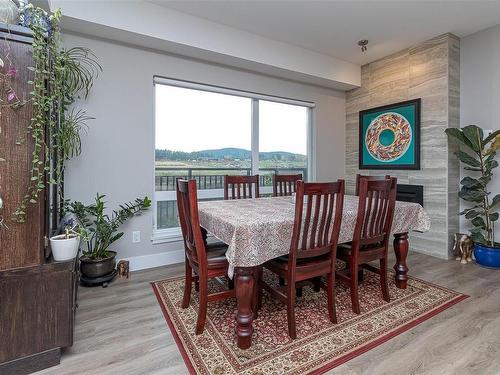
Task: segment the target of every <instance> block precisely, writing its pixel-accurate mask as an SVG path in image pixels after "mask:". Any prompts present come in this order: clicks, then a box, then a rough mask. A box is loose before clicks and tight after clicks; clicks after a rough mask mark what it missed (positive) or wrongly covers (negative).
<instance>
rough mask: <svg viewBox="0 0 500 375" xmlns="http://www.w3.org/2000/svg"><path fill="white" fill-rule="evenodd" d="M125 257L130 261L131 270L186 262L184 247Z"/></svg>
mask: <svg viewBox="0 0 500 375" xmlns="http://www.w3.org/2000/svg"><path fill="white" fill-rule="evenodd" d="M123 259H124V260H128V261H129V262H130V263H129V268H130V271H140V270H145V269H148V268H155V267H160V266H167V265H169V264H177V263H182V262H184V249H179V250H172V251H165V252H163V253H156V254H148V255H140V256H135V257H130V258H123Z"/></svg>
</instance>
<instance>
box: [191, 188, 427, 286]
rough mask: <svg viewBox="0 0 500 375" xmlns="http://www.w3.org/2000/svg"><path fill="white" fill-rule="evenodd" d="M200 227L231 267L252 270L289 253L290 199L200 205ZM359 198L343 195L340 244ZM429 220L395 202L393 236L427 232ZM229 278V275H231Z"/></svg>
mask: <svg viewBox="0 0 500 375" xmlns="http://www.w3.org/2000/svg"><path fill="white" fill-rule="evenodd" d="M198 210H199V215H200V224H201V226H202V227H203V228H205V229H206V230H207V231H208V232H209V233H212V234H213V235H214V236H215V237H217V238H218V239H220V240H221V241H223V242H225V243H226V244H228V245H229V247H228V250H227V253H226V257H227V260H228V261H229V265H230V273H231V274H232V271H233V269H234V267H252V266H258V265H260V264H263V263H265V262H266V261H268V260H270V259H273V258H276V257H279V256H281V255H286V254H288V251H289V248H290V241H291V239H292V228H293V221H294V214H295V204H294V201H293V198H292V197H272V198H258V199H235V200H226V201H223V200H220V201H208V202H199V203H198ZM357 210H358V197H355V196H350V195H346V196H345V198H344V213H343V216H342V226H341V230H340V236H339V243H343V242H349V241H351V240H352V235H353V232H354V225H355V221H356V215H357ZM430 225H431V221H430V218H429V215H428V214H427V213H426V212H425V211H424V209H423V207H422V206H421V205H419V204H416V203H407V202H396V208H395V211H394V221H393V225H392V230H391V232H392V233H404V232H410V231H418V232H426V231H428V230H429V229H430ZM230 276H231V275H230Z"/></svg>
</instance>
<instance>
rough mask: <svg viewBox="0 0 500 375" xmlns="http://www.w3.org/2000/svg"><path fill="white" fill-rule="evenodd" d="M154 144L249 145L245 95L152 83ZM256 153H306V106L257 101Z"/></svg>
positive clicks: (193, 147)
mask: <svg viewBox="0 0 500 375" xmlns="http://www.w3.org/2000/svg"><path fill="white" fill-rule="evenodd" d="M155 89H156V94H155V97H156V103H155V110H156V115H155V122H156V148H157V149H169V150H173V151H185V152H192V151H200V150H210V149H219V148H225V147H236V148H243V149H247V150H250V148H251V99H249V98H242V97H237V96H231V95H225V94H217V93H212V92H205V91H198V90H192V89H185V88H180V87H174V86H167V85H161V84H156V85H155ZM259 124H260V127H259V151H263V152H266V151H288V152H293V153H297V154H302V155H306V153H307V109H306V108H305V107H300V106H294V105H289V104H281V103H275V102H268V101H263V100H261V101H260V102H259Z"/></svg>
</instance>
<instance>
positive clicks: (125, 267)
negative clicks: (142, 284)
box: [116, 260, 129, 279]
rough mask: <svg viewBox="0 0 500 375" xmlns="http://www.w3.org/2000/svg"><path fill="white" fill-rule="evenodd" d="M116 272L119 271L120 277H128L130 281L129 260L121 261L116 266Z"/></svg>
mask: <svg viewBox="0 0 500 375" xmlns="http://www.w3.org/2000/svg"><path fill="white" fill-rule="evenodd" d="M116 270H117V271H118V277H119V278H122V277H126V278H127V279H128V275H129V261H128V260H120V261H119V262H118V264H117V265H116Z"/></svg>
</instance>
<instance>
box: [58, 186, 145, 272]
mask: <svg viewBox="0 0 500 375" xmlns="http://www.w3.org/2000/svg"><path fill="white" fill-rule="evenodd" d="M104 198H105V195H100V194H99V193H98V194H97V196H96V198H95V202H94V203H93V204H90V205H88V206H86V205H84V204H83V203H81V202H69V201H68V202H66V212H69V213H72V214H74V215H75V217H76V219H77V221H78V224H79V226H78V228H79V234H80V237H81V239H82V241H83V242H84V243H85V248H84V249H83V251H82V256H81V257H80V272H81V273H82V274H83V275H84V276H86V277H88V278H97V277H101V276H104V275H107V274H109V273H110V272H112V271H113V269H114V267H115V257H116V251H112V250H111V249H110V247H111V245H112V244H113V243H114V242H115V241H116V240H118V239H119V238H121V237H122V236H123V232H119V231H118V228H119V227H120V226H121V225H122V224H123V223H125V222H126V221H127V220H128V219H130V218H131V217H133V216H135V215H138V214H140V213H141V212H142V211H144V210H147V209H148V208H149V207H151V200H150V199H149V198H148V197H145V198H143V199H140V198H137V199H136V200H135V201H134V202H129V203H125V204H123V205H120V208H119V209H118V210H113V211H112V213H111V215H108V214H106V212H105V211H106V206H105V204H106V202H105V201H104Z"/></svg>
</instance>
